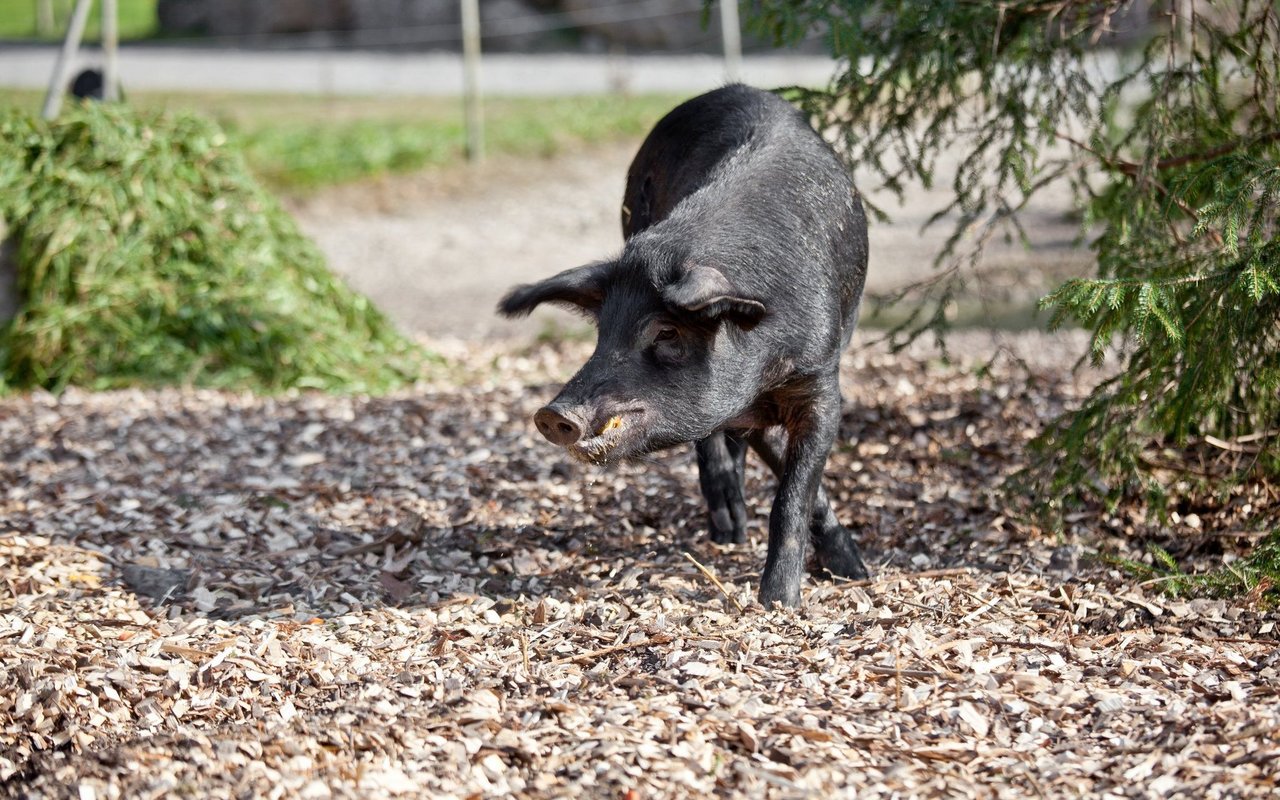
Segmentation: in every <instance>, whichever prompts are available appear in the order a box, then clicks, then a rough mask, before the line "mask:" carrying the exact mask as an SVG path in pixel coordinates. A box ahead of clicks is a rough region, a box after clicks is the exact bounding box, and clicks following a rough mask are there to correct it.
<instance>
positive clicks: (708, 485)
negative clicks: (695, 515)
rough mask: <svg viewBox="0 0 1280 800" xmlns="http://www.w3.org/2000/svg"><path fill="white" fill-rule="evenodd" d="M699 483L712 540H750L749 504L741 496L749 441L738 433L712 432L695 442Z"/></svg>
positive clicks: (724, 542)
mask: <svg viewBox="0 0 1280 800" xmlns="http://www.w3.org/2000/svg"><path fill="white" fill-rule="evenodd" d="M696 450H697V455H698V483H699V484H701V486H702V496H703V497H705V498H706V500H707V519H708V522H709V524H710V527H711V541H713V542H716V543H718V544H742V543H744V542H746V541H747V504H746V502H745V501H743V499H742V478H743V473H744V471H745V467H746V461H747V443H746V441H745V440H744V439H743V438H742V437H741V436H740V435H738V434H735V433H727V432H719V433H713V434H711V435H710V436H708V437H707V438H705V439H702V440H701V441H699V442H698V443H697V445H696Z"/></svg>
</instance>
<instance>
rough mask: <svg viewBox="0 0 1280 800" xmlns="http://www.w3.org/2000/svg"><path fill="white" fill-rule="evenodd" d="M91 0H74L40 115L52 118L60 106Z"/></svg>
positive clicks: (87, 17)
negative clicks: (74, 7) (74, 4)
mask: <svg viewBox="0 0 1280 800" xmlns="http://www.w3.org/2000/svg"><path fill="white" fill-rule="evenodd" d="M91 5H93V0H76V9H75V11H73V12H71V21H70V22H68V23H67V35H66V37H64V38H63V40H62V49H61V50H60V51H58V61H57V63H56V64H55V65H54V67H53V77H52V78H51V79H50V80H49V91H48V93H47V94H45V96H44V110H43V111H42V112H41V116H43V117H44V118H45V119H53V118H54V117H56V116H58V110H59V109H60V108H62V93H63V92H64V91H66V88H67V79H68V78H70V77H71V67H72V62H73V61H74V60H75V56H76V51H77V50H79V49H80V40H81V39H82V38H84V25H85V23H86V22H87V21H88V20H89V6H91Z"/></svg>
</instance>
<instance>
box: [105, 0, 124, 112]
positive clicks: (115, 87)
mask: <svg viewBox="0 0 1280 800" xmlns="http://www.w3.org/2000/svg"><path fill="white" fill-rule="evenodd" d="M117 11H118V6H117V5H116V0H102V83H103V87H102V99H103V100H105V101H107V102H108V103H114V102H115V101H117V100H119V99H120V60H119V58H118V54H119V50H120V26H119V21H120V16H119V14H118V13H117Z"/></svg>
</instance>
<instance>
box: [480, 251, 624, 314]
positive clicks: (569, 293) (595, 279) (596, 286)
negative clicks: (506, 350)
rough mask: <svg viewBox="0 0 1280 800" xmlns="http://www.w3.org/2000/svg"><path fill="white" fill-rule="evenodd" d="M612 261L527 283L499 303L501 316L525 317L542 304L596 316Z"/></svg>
mask: <svg viewBox="0 0 1280 800" xmlns="http://www.w3.org/2000/svg"><path fill="white" fill-rule="evenodd" d="M614 266H615V264H614V262H612V261H599V262H596V263H595V264H587V265H586V266H583V267H575V268H573V269H567V270H565V271H564V272H561V273H560V274H559V275H552V276H551V277H550V278H547V279H546V280H544V281H539V282H538V283H526V284H524V285H522V286H517V287H515V288H514V289H512V290H511V291H509V292H507V296H506V297H504V298H502V300H501V301H499V303H498V313H500V314H502V315H503V316H507V317H523V316H524V315H525V314H528V313H529V312H530V311H533V310H534V309H535V308H537V307H538V306H539V305H541V304H542V303H559V304H560V305H565V306H569V307H570V308H571V309H574V310H578V311H586V312H587V313H590V314H594V313H596V312H597V311H599V310H600V304H601V303H603V302H604V289H605V285H606V284H607V283H608V281H609V278H610V276H611V275H612V273H613V268H614Z"/></svg>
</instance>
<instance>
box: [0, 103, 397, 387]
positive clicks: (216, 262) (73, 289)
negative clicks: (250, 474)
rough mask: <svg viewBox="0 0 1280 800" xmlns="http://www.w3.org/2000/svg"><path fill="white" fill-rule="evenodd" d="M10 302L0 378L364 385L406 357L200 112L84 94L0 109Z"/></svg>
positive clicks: (390, 372)
mask: <svg viewBox="0 0 1280 800" xmlns="http://www.w3.org/2000/svg"><path fill="white" fill-rule="evenodd" d="M0 219H2V220H3V221H4V224H5V225H6V226H7V227H8V229H9V231H8V232H9V235H10V236H11V237H13V239H14V241H15V242H16V245H17V246H16V251H17V268H18V290H19V295H20V297H21V300H22V304H21V305H20V308H19V311H18V314H17V315H16V316H15V317H14V319H13V320H11V321H10V322H9V323H8V324H7V325H6V326H5V327H4V328H3V329H0V388H31V387H44V388H47V389H52V390H58V389H61V388H62V387H64V386H67V385H69V384H76V385H81V386H86V387H90V388H95V389H98V388H111V387H118V386H125V385H139V384H141V385H158V384H172V383H184V384H193V385H198V386H209V387H219V388H247V389H252V390H256V391H266V392H274V391H280V390H285V389H291V388H310V389H323V390H329V391H360V392H380V391H385V390H389V389H392V388H394V387H397V386H400V385H403V384H404V383H406V382H407V381H409V380H412V378H413V377H414V376H415V375H416V374H417V373H418V370H419V366H420V362H419V354H418V352H417V351H416V349H415V348H414V347H413V345H411V344H410V343H409V342H408V341H406V340H405V339H404V338H402V337H401V336H400V335H399V334H398V333H397V332H396V331H395V330H394V328H393V327H392V325H391V324H390V322H389V321H388V320H387V319H386V318H385V317H384V316H383V315H382V314H381V313H380V312H379V311H378V310H377V309H376V308H375V307H374V306H373V305H372V304H371V303H370V302H369V300H368V299H367V298H365V297H362V296H360V295H358V294H356V293H354V292H352V291H351V290H349V289H348V288H347V287H346V286H345V285H343V284H342V283H341V281H339V280H338V279H337V278H336V277H335V276H334V275H332V274H331V273H330V272H329V271H328V270H327V269H326V267H325V264H324V260H323V257H322V256H321V255H320V252H319V251H318V249H317V248H316V247H315V246H314V245H313V244H312V243H311V242H310V241H309V240H308V239H307V238H306V237H304V236H303V235H302V234H301V233H300V232H299V231H298V228H297V226H296V225H295V223H294V221H293V219H292V218H291V217H290V216H289V215H288V214H287V213H286V212H285V211H284V210H283V209H282V208H281V207H280V205H279V204H278V203H277V202H276V201H275V199H274V198H273V197H272V196H271V195H269V194H268V193H267V192H266V191H265V190H263V188H262V187H261V186H260V185H259V183H258V182H257V181H256V179H255V178H254V177H253V176H252V175H251V174H250V172H249V170H248V168H247V167H246V166H245V163H244V160H243V158H242V157H241V156H240V154H239V153H238V151H237V150H236V148H234V147H232V146H230V145H229V144H228V140H227V137H226V135H225V134H224V133H223V132H222V130H221V129H220V128H219V127H218V126H217V125H216V124H214V123H212V122H210V121H208V120H207V119H205V118H203V117H200V116H198V115H194V114H176V115H165V114H146V113H142V114H140V113H136V112H134V111H131V110H129V109H128V108H126V107H123V106H112V105H106V104H88V105H84V106H81V107H78V108H75V109H72V110H70V111H69V112H68V113H66V114H64V115H63V116H62V117H61V118H59V119H58V120H56V121H54V122H51V123H48V122H43V121H40V120H38V119H36V118H34V117H32V116H30V115H28V114H25V113H19V112H10V113H8V114H6V115H4V116H0Z"/></svg>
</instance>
